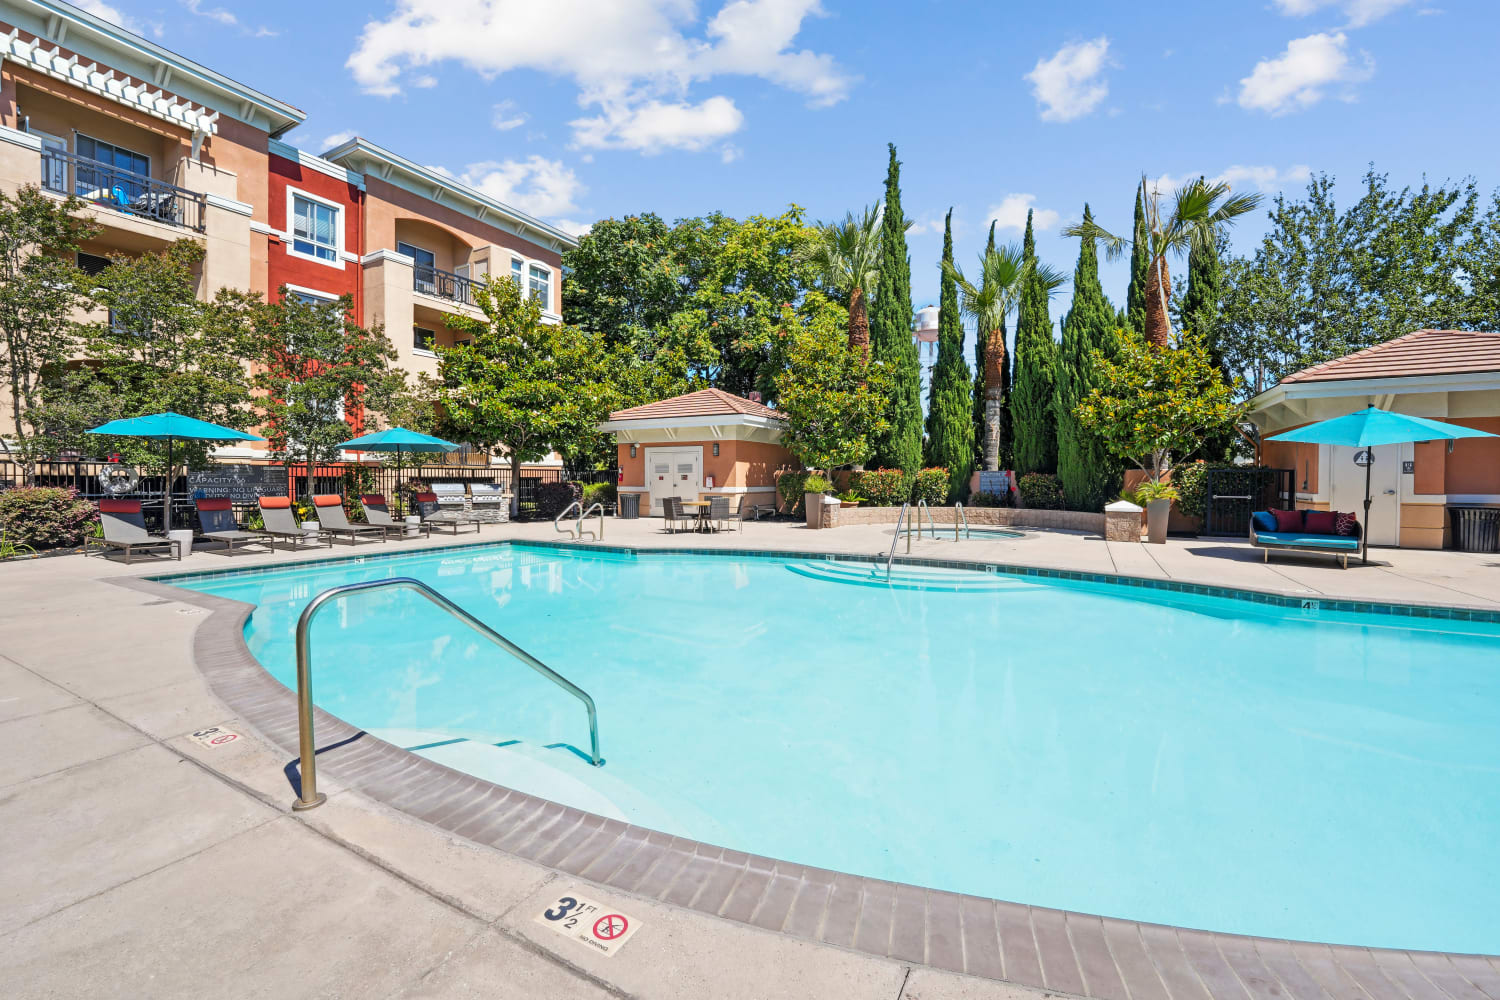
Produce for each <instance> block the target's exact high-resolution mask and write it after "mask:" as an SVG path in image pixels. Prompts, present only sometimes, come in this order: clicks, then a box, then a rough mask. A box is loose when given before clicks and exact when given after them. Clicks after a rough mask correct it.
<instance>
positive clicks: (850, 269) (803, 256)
mask: <svg viewBox="0 0 1500 1000" xmlns="http://www.w3.org/2000/svg"><path fill="white" fill-rule="evenodd" d="M883 213H884V209H883V207H882V206H881V204H880V203H879V202H876V203H875V204H874V205H873V206H871V207H869V208H866V209H865V210H864V211H863V212H862V213H861V214H860V215H859V216H858V217H857V218H856V217H855V215H854V213H853V212H849V213H848V214H846V215H845V216H844V221H843V222H820V223H818V225H817V226H816V227H815V228H814V229H813V233H812V235H811V236H810V237H809V238H808V239H807V241H806V242H805V243H803V244H801V245H800V246H798V247H797V250H796V259H797V261H798V262H799V263H805V264H811V265H812V266H813V267H814V268H815V269H816V270H817V271H818V274H819V277H820V278H821V279H822V280H823V283H824V284H826V285H828V286H829V287H830V288H832V289H834V290H836V291H837V292H839V293H840V294H843V295H847V296H849V346H850V347H857V348H859V353H860V357H861V358H863V359H864V360H865V361H869V360H870V314H869V312H868V305H869V302H868V299H869V298H870V296H871V295H872V294H873V293H874V291H875V285H876V283H877V282H878V281H879V278H880V219H881V216H882V214H883Z"/></svg>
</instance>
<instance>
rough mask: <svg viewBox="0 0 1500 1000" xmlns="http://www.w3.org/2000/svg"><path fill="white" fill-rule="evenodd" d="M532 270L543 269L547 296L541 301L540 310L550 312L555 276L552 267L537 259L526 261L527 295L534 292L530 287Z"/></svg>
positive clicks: (532, 294)
mask: <svg viewBox="0 0 1500 1000" xmlns="http://www.w3.org/2000/svg"><path fill="white" fill-rule="evenodd" d="M533 270H536V271H544V272H546V274H547V297H546V299H545V300H544V301H542V312H544V313H550V312H552V282H553V280H554V279H555V278H556V273H555V272H554V271H553V270H552V268H550V267H548V266H547V265H546V264H543V263H542V262H541V261H539V260H528V261H527V262H526V294H527V295H528V296H534V295H535V294H536V293H535V292H534V291H533V289H532V287H531V272H532V271H533Z"/></svg>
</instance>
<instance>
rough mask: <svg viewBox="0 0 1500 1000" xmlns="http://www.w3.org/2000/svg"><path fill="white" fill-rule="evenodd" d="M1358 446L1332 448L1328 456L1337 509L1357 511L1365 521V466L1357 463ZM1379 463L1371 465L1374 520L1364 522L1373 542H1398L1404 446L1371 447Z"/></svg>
mask: <svg viewBox="0 0 1500 1000" xmlns="http://www.w3.org/2000/svg"><path fill="white" fill-rule="evenodd" d="M1359 450H1360V449H1358V448H1340V447H1334V448H1332V449H1331V454H1330V455H1329V456H1328V459H1329V462H1330V463H1331V466H1332V467H1331V468H1330V469H1329V474H1330V475H1331V477H1332V479H1333V501H1332V502H1333V509H1334V510H1346V511H1354V512H1355V513H1356V514H1358V515H1359V520H1360V523H1361V524H1364V521H1365V469H1364V466H1361V465H1355V464H1354V456H1355V454H1356V453H1357V452H1358V451H1359ZM1370 450H1371V452H1373V453H1374V456H1375V464H1374V466H1372V467H1371V468H1370V523H1369V524H1364V528H1365V530H1366V531H1368V532H1369V538H1370V544H1371V545H1398V544H1400V537H1401V497H1400V494H1399V492H1398V490H1399V488H1400V485H1401V446H1400V445H1399V444H1386V445H1380V446H1378V447H1376V448H1372V449H1370Z"/></svg>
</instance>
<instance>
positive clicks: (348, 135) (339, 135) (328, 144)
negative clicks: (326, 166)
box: [318, 132, 356, 150]
mask: <svg viewBox="0 0 1500 1000" xmlns="http://www.w3.org/2000/svg"><path fill="white" fill-rule="evenodd" d="M355 134H356V133H354V132H335V133H333V135H330V136H329V137H328V138H326V139H324V140H323V141H322V142H320V143H319V144H318V149H319V150H326V149H332V148H333V147H335V146H342V145H343V144H344V143H346V142H348V141H349V140H350V139H353V138H354V136H355Z"/></svg>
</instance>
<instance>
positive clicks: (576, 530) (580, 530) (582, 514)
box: [552, 500, 604, 542]
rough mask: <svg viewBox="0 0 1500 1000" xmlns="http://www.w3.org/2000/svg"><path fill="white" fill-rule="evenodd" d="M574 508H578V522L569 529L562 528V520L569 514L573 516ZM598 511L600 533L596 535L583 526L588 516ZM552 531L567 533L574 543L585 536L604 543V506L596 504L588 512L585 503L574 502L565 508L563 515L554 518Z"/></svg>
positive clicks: (580, 501)
mask: <svg viewBox="0 0 1500 1000" xmlns="http://www.w3.org/2000/svg"><path fill="white" fill-rule="evenodd" d="M574 507H577V508H578V520H577V521H576V522H574V523H572V524H570V525H569V526H568V527H566V528H564V527H563V526H562V519H563V518H565V517H567V516H568V515H569V514H571V513H572V512H573V508H574ZM596 510H597V511H598V512H599V533H598V534H597V535H596V534H594V532H592V531H589V530H588V529H586V528H584V526H583V522H584V520H585V519H587V518H588V516H589V515H590V514H592V513H593V512H594V511H596ZM552 530H553V531H556V532H559V533H561V532H564V531H566V532H567V533H568V534H569V535H571V536H572V538H573V540H574V541H577V540H578V539H580V538H582V537H583V536H584V535H588V536H589V537H590V538H592V539H593V540H594V541H596V542H598V541H603V539H604V505H603V504H602V503H596V504H594V505H593V506H591V507H590V508H589V509H588V510H584V509H583V501H582V500H574V501H573V502H572V503H570V504H568V505H567V506H566V507H564V508H563V512H562V513H561V514H559V515H557V516H556V517H554V518H553V519H552Z"/></svg>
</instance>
